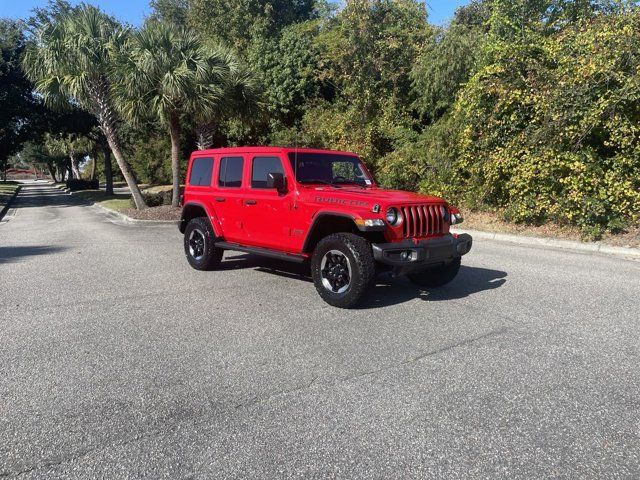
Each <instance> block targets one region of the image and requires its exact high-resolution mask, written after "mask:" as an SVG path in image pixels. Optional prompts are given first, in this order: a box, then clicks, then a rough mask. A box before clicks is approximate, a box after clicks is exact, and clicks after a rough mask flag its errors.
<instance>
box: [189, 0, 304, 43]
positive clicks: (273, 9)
mask: <svg viewBox="0 0 640 480" xmlns="http://www.w3.org/2000/svg"><path fill="white" fill-rule="evenodd" d="M189 3H190V9H189V12H188V18H189V23H190V24H191V25H192V26H193V28H194V29H195V30H196V31H198V32H199V33H201V34H203V35H204V36H205V37H206V38H208V39H212V40H214V41H215V42H216V43H224V44H227V45H229V46H230V47H232V48H234V49H236V50H238V51H241V52H243V51H245V50H246V49H247V47H248V46H249V44H250V43H251V42H252V41H253V39H255V38H264V37H268V36H273V35H276V34H277V33H278V32H279V31H280V30H281V29H282V28H284V27H285V26H287V25H291V24H293V23H297V22H300V21H303V20H307V19H310V18H312V17H313V16H314V15H315V13H316V11H315V8H314V7H315V4H314V1H313V0H267V1H265V0H190V2H189Z"/></svg>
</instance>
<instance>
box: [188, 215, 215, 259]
mask: <svg viewBox="0 0 640 480" xmlns="http://www.w3.org/2000/svg"><path fill="white" fill-rule="evenodd" d="M194 231H197V232H198V234H202V235H203V238H204V248H203V252H202V255H198V257H197V258H195V257H194V255H192V253H191V251H190V239H191V234H192V233H193V232H194ZM215 240H216V235H215V233H214V231H213V228H211V223H209V219H208V218H206V217H197V218H194V219H192V220H191V221H189V223H188V224H187V228H185V230H184V253H185V255H186V256H187V261H188V262H189V265H191V266H192V267H193V268H195V269H196V270H215V269H216V268H218V266H219V265H220V262H221V261H222V255H223V254H224V250H223V249H221V248H218V247H216V246H215Z"/></svg>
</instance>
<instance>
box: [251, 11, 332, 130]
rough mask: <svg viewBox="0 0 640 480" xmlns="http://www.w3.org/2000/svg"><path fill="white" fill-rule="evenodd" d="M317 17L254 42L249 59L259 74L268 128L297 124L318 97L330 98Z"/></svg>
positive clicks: (319, 24)
mask: <svg viewBox="0 0 640 480" xmlns="http://www.w3.org/2000/svg"><path fill="white" fill-rule="evenodd" d="M320 29H321V23H320V22H319V21H317V20H312V21H307V22H302V23H298V24H294V25H291V26H288V27H286V28H284V29H283V30H282V32H281V35H280V36H279V37H277V38H269V39H266V40H264V41H263V43H261V44H257V45H254V49H253V51H252V52H251V57H252V59H251V62H252V63H254V64H255V65H256V66H257V68H256V70H257V71H258V72H259V74H260V75H261V79H262V83H263V84H264V89H265V94H264V97H265V102H266V104H267V110H268V113H269V117H270V120H271V128H273V129H275V130H280V129H282V128H291V127H293V126H295V125H297V124H298V123H299V122H300V120H301V119H302V116H303V115H304V113H305V110H306V109H307V108H309V106H310V105H311V104H313V102H314V101H315V100H316V99H318V98H326V99H329V98H333V97H334V96H335V94H334V89H333V87H332V86H331V85H330V84H329V83H328V82H326V81H323V79H322V76H323V73H324V72H323V70H322V67H321V57H320V54H321V52H320V49H319V46H318V43H317V40H316V37H317V36H318V35H319V33H320Z"/></svg>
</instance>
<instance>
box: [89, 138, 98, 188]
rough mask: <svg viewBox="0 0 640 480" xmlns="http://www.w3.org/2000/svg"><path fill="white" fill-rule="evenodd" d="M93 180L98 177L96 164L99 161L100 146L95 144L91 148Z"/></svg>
mask: <svg viewBox="0 0 640 480" xmlns="http://www.w3.org/2000/svg"><path fill="white" fill-rule="evenodd" d="M91 160H92V162H91V177H90V179H91V181H93V180H95V179H96V166H97V165H96V164H97V163H98V146H97V145H95V146H94V147H93V148H92V149H91Z"/></svg>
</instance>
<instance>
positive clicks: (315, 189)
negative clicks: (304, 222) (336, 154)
mask: <svg viewBox="0 0 640 480" xmlns="http://www.w3.org/2000/svg"><path fill="white" fill-rule="evenodd" d="M301 191H305V192H308V194H310V195H313V194H315V196H320V194H321V196H322V198H323V199H325V198H326V199H344V200H347V199H348V200H356V199H357V200H362V201H366V202H367V203H371V204H375V203H380V204H383V206H393V205H406V204H413V203H447V202H445V201H444V200H443V199H442V198H440V197H434V196H430V195H420V194H418V193H413V192H405V191H403V190H387V189H384V188H377V187H374V188H366V189H364V188H358V187H352V186H343V187H342V188H333V187H330V186H324V185H323V186H312V187H305V188H303V189H301Z"/></svg>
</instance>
